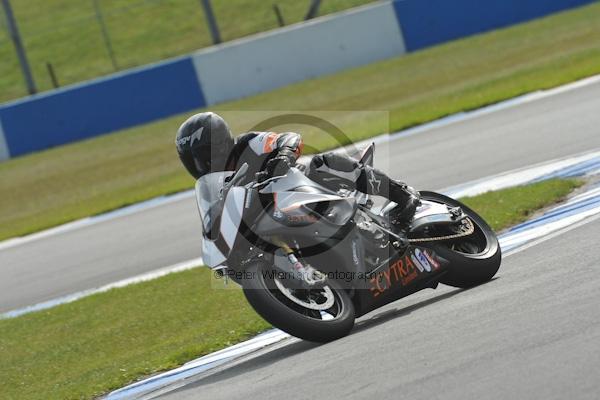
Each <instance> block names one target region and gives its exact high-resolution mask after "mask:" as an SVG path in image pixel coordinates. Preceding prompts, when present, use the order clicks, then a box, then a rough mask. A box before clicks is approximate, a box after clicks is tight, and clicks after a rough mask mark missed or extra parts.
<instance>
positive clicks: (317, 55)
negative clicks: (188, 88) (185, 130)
mask: <svg viewBox="0 0 600 400" xmlns="http://www.w3.org/2000/svg"><path fill="white" fill-rule="evenodd" d="M405 52H406V49H405V44H404V39H403V37H402V33H401V31H400V27H399V25H398V20H397V18H396V14H395V11H394V7H393V5H392V3H391V2H384V3H378V4H376V5H369V6H365V7H361V8H357V9H354V10H350V11H346V12H342V13H338V14H335V15H332V16H328V17H322V18H319V19H316V20H314V21H309V22H307V23H303V24H298V25H295V26H290V27H287V28H284V29H279V30H277V31H273V32H268V33H264V34H259V35H255V36H253V37H251V38H246V39H240V40H237V41H234V42H230V43H226V44H224V45H220V46H216V47H213V48H209V49H205V50H201V51H199V52H197V53H195V54H193V55H192V59H193V62H194V66H195V68H196V72H197V74H198V80H199V81H200V84H201V87H202V91H203V93H204V97H205V100H206V102H207V104H209V105H211V104H215V103H219V102H223V101H227V100H232V99H239V98H240V97H245V96H250V95H253V94H256V93H260V92H265V91H268V90H272V89H275V88H278V87H281V86H285V85H288V84H290V83H294V82H299V81H303V80H306V79H311V78H315V77H318V76H321V75H325V74H331V73H334V72H337V71H340V70H343V69H348V68H352V67H358V66H361V65H365V64H369V63H372V62H375V61H379V60H383V59H386V58H391V57H395V56H398V55H401V54H404V53H405Z"/></svg>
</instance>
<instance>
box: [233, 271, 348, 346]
mask: <svg viewBox="0 0 600 400" xmlns="http://www.w3.org/2000/svg"><path fill="white" fill-rule="evenodd" d="M246 271H247V274H246V275H247V276H250V277H251V278H248V279H244V281H243V282H242V286H243V289H244V295H245V296H246V299H247V300H248V302H249V303H250V305H252V307H253V308H254V309H255V310H256V312H258V313H259V314H260V315H261V316H262V317H263V318H264V319H265V320H267V321H268V322H270V323H271V324H272V325H274V326H275V327H277V328H279V329H281V330H282V331H284V332H287V333H289V334H290V335H293V336H296V337H299V338H301V339H304V340H309V341H311V342H329V341H332V340H335V339H339V338H341V337H343V336H346V335H347V334H348V333H350V331H351V330H352V328H353V326H354V318H355V314H354V305H353V304H352V301H351V300H350V297H349V296H348V294H347V293H346V291H345V290H344V289H342V288H341V287H340V286H339V285H337V284H336V283H335V282H334V281H327V285H326V286H325V287H324V288H322V289H311V290H310V291H309V290H304V289H289V288H287V287H286V286H285V281H282V280H278V279H277V278H276V276H275V270H273V269H272V267H270V266H268V265H267V264H265V263H258V262H257V263H254V264H251V265H250V266H248V267H247V269H246Z"/></svg>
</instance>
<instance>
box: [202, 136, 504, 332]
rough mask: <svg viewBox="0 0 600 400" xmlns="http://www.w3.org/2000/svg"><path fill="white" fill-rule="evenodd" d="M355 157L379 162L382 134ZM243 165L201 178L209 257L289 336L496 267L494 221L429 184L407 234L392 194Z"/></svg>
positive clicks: (471, 282)
mask: <svg viewBox="0 0 600 400" xmlns="http://www.w3.org/2000/svg"><path fill="white" fill-rule="evenodd" d="M357 158H358V159H359V161H360V162H361V163H363V164H368V165H372V163H373V158H374V145H371V146H369V147H367V148H366V149H365V150H364V151H363V152H362V153H361V154H360V155H359V157H357ZM247 173H248V166H247V165H246V164H244V165H243V166H242V167H241V168H240V169H238V170H237V171H235V172H233V171H225V172H214V173H210V174H207V175H205V176H203V177H201V178H200V179H198V181H197V182H196V200H197V205H198V210H199V213H200V218H201V220H202V228H203V229H202V235H203V240H202V251H203V259H204V262H205V263H206V264H207V266H208V267H210V268H212V269H213V270H214V273H215V274H216V275H218V276H220V277H223V278H224V279H231V280H233V281H234V282H236V283H238V284H239V285H241V287H242V288H243V292H244V294H245V296H246V298H247V300H248V302H249V303H250V305H251V306H252V307H253V308H254V309H255V310H256V312H258V314H260V315H261V316H262V317H263V318H264V319H265V320H267V321H268V322H269V323H271V324H272V325H274V326H275V327H277V328H279V329H281V330H283V331H285V332H287V333H289V334H291V335H293V336H296V337H299V338H302V339H305V340H309V341H314V342H327V341H331V340H335V339H338V338H340V337H343V336H345V335H347V334H348V333H349V332H350V331H351V330H352V328H353V326H354V321H355V319H356V318H358V317H360V316H362V315H365V314H366V313H368V312H370V311H373V310H375V309H377V308H379V307H382V306H383V305H385V304H388V303H390V302H393V301H395V300H398V299H400V298H403V297H406V296H408V295H410V294H413V293H415V292H417V291H420V290H423V289H426V288H433V289H435V288H436V287H437V286H438V284H439V283H442V284H446V285H450V286H454V287H459V288H467V287H472V286H475V285H479V284H482V283H484V282H487V281H489V280H490V279H492V278H493V277H494V275H495V274H496V272H497V271H498V269H499V267H500V263H501V258H502V256H501V250H500V246H499V244H498V239H497V237H496V235H495V233H494V231H493V230H492V229H491V228H490V227H489V225H488V224H487V223H486V222H485V221H484V220H483V219H482V218H481V217H480V216H479V215H478V214H477V213H476V212H474V211H473V210H471V209H470V208H469V207H467V206H466V205H464V204H462V203H461V202H459V201H457V200H454V199H452V198H450V197H447V196H444V195H442V194H439V193H435V192H428V191H421V192H420V195H421V204H420V206H419V207H418V209H417V211H416V213H415V215H414V217H413V219H412V222H411V223H410V226H409V228H408V233H407V234H398V229H396V227H394V226H393V224H392V223H391V222H390V218H389V215H390V211H391V210H393V209H394V207H396V204H395V203H393V202H391V201H384V202H381V201H379V203H378V204H376V201H374V199H373V198H372V197H374V196H369V195H366V194H364V193H360V192H358V191H356V190H352V189H351V188H347V187H344V186H343V185H341V186H340V187H337V188H335V189H332V188H330V187H325V186H323V185H321V184H320V183H318V182H315V181H313V180H311V179H309V177H307V176H306V174H305V173H304V172H303V171H302V170H301V169H299V168H297V167H292V168H291V169H290V170H289V171H288V172H287V173H286V174H285V175H283V176H274V177H269V178H268V179H264V180H257V179H248V177H247V176H246V175H247ZM328 186H329V185H328ZM375 200H377V199H375ZM379 200H381V199H379Z"/></svg>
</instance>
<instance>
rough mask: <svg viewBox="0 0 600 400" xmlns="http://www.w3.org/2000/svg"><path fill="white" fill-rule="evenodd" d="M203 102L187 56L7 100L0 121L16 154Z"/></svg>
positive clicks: (110, 129)
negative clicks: (12, 100)
mask: <svg viewBox="0 0 600 400" xmlns="http://www.w3.org/2000/svg"><path fill="white" fill-rule="evenodd" d="M205 105H206V104H205V101H204V96H203V94H202V90H201V88H200V85H199V83H198V79H197V76H196V71H195V69H194V66H193V63H192V61H191V59H190V58H189V57H188V58H182V59H178V60H173V61H169V62H166V63H161V64H156V65H152V66H150V67H145V68H142V69H137V70H132V71H128V72H126V73H123V74H120V75H116V76H112V77H107V78H105V79H99V80H95V81H92V82H89V83H86V84H82V85H76V86H72V87H69V88H65V89H62V90H59V91H55V92H50V93H48V94H42V95H39V96H34V97H31V98H28V99H25V100H22V101H17V102H13V103H9V104H7V105H4V106H2V107H0V121H1V124H2V128H3V130H4V135H5V141H6V144H7V145H8V150H9V153H10V156H11V157H15V156H18V155H22V154H26V153H30V152H33V151H38V150H43V149H46V148H49V147H52V146H57V145H61V144H65V143H69V142H73V141H76V140H81V139H85V138H89V137H92V136H97V135H100V134H103V133H107V132H111V131H115V130H118V129H123V128H127V127H131V126H135V125H139V124H142V123H146V122H149V121H153V120H157V119H160V118H164V117H167V116H170V115H174V114H178V113H182V112H185V111H189V110H192V109H195V108H199V107H204V106H205Z"/></svg>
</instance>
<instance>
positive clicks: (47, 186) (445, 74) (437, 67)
mask: <svg viewBox="0 0 600 400" xmlns="http://www.w3.org/2000/svg"><path fill="white" fill-rule="evenodd" d="M598 20H600V3H594V4H592V5H589V6H586V7H583V8H580V9H576V10H572V11H569V12H564V13H561V14H556V15H553V16H550V17H547V18H543V19H540V20H536V21H533V22H529V23H526V24H522V25H518V26H514V27H510V28H507V29H503V30H498V31H494V32H490V33H487V34H484V35H479V36H474V37H470V38H466V39H463V40H459V41H456V42H452V43H448V44H444V45H441V46H437V47H434V48H430V49H427V50H425V51H421V52H417V53H413V54H410V55H407V56H404V57H400V58H395V59H392V60H388V61H384V62H380V63H376V64H372V65H368V66H365V67H362V68H357V69H353V70H349V71H346V72H343V73H339V74H335V75H331V76H327V77H322V78H320V79H315V80H311V81H306V82H302V83H298V84H295V85H291V86H288V87H285V88H282V89H279V90H276V91H273V92H269V93H264V94H261V95H258V96H253V97H250V98H247V99H242V100H239V101H235V102H230V103H226V104H222V105H219V106H218V107H215V109H216V110H218V111H220V112H222V113H223V114H224V115H225V117H226V118H227V119H228V121H230V122H231V125H232V126H233V128H234V129H235V131H236V132H240V131H242V130H243V129H248V128H249V127H251V126H252V125H253V122H255V120H254V119H253V117H251V116H249V114H248V113H239V112H236V111H235V110H245V111H252V110H274V111H277V110H300V111H301V110H323V111H339V112H338V113H337V117H336V118H334V121H333V122H334V123H336V124H337V125H338V126H339V127H341V128H342V129H343V130H344V131H345V133H346V135H347V136H348V138H349V140H359V139H363V138H366V137H370V136H373V135H376V134H379V133H382V132H385V131H387V130H388V129H391V130H398V129H402V128H406V127H409V126H413V125H415V124H419V123H423V122H426V121H430V120H433V119H436V118H439V117H442V116H445V115H448V114H452V113H455V112H459V111H463V110H469V109H474V108H477V107H481V106H484V105H487V104H490V103H494V102H497V101H501V100H504V99H507V98H511V97H514V96H517V95H520V94H523V93H526V92H530V91H533V90H537V89H543V88H549V87H552V86H557V85H560V84H563V83H566V82H570V81H573V80H576V79H579V78H582V77H585V76H589V75H593V74H597V73H600V24H598ZM348 110H363V111H365V110H366V111H369V110H384V111H388V112H389V116H390V125H389V126H387V125H386V126H384V125H382V124H380V123H379V122H377V121H372V120H370V119H369V118H368V117H365V115H368V113H367V114H365V113H360V112H356V111H348ZM185 117H186V116H185V115H179V116H175V117H171V118H167V119H165V120H162V121H159V122H156V123H152V124H148V125H144V126H140V127H136V128H133V129H129V130H126V131H123V132H118V133H115V134H111V135H106V136H102V137H99V138H95V139H92V140H88V141H84V142H79V143H74V144H71V145H67V146H62V147H59V148H55V149H50V150H47V151H44V152H40V153H36V154H32V155H29V156H25V157H20V158H17V159H14V160H10V161H7V162H4V163H1V164H0V192H1V193H2V195H3V198H2V204H1V205H0V240H1V239H5V238H8V237H12V236H18V235H23V234H27V233H31V232H35V231H38V230H40V229H44V228H47V227H50V226H55V225H58V224H61V223H64V222H67V221H70V220H73V219H77V218H82V217H85V216H89V215H93V214H97V213H101V212H105V211H108V210H112V209H115V208H118V207H121V206H124V205H127V204H130V203H134V202H138V201H141V200H146V199H148V198H151V197H154V196H158V195H162V194H166V193H171V192H176V191H180V190H184V189H187V188H190V187H191V186H192V184H193V182H192V180H191V179H190V178H189V177H188V176H187V174H186V172H185V171H184V169H183V168H182V167H181V165H180V163H179V159H178V158H177V156H176V154H175V149H174V145H173V138H174V134H175V131H176V129H177V127H178V126H179V124H180V123H181V121H182V120H183V119H184V118H185ZM299 131H300V132H301V133H303V135H304V137H305V142H306V143H307V147H311V148H313V149H318V150H322V149H326V148H330V147H332V146H335V145H337V144H338V143H335V141H333V140H332V139H331V138H330V137H329V136H327V135H324V134H323V132H320V131H315V130H308V131H307V130H305V129H304V128H302V127H300V129H299Z"/></svg>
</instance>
